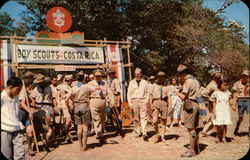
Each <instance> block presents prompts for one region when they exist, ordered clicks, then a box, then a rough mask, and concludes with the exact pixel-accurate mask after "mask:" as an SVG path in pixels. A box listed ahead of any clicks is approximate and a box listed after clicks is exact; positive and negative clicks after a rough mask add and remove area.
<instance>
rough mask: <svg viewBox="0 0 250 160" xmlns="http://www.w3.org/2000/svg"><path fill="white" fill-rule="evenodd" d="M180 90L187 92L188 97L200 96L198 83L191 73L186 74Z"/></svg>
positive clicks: (195, 97)
mask: <svg viewBox="0 0 250 160" xmlns="http://www.w3.org/2000/svg"><path fill="white" fill-rule="evenodd" d="M182 92H183V93H186V94H187V98H188V99H191V100H196V99H198V98H199V97H200V96H201V93H200V83H199V82H198V81H197V80H196V79H195V78H194V77H193V76H192V75H187V77H185V82H184V84H183V91H182Z"/></svg>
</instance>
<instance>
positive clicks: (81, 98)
mask: <svg viewBox="0 0 250 160" xmlns="http://www.w3.org/2000/svg"><path fill="white" fill-rule="evenodd" d="M92 91H93V90H91V88H90V87H89V85H88V84H84V85H82V86H81V87H77V86H75V87H73V88H71V90H70V92H69V93H68V94H67V98H70V99H74V102H87V101H88V99H89V97H90V94H91V92H92Z"/></svg>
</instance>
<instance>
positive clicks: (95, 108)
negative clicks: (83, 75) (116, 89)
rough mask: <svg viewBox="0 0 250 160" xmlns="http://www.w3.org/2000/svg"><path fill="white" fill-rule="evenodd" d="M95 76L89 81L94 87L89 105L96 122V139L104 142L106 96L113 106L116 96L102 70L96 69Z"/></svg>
mask: <svg viewBox="0 0 250 160" xmlns="http://www.w3.org/2000/svg"><path fill="white" fill-rule="evenodd" d="M94 76H95V80H92V81H90V82H89V83H88V84H89V86H90V87H91V88H92V92H91V95H90V103H89V107H90V110H91V115H92V119H93V123H94V129H95V133H96V139H99V141H100V143H104V139H103V132H102V130H103V129H104V125H105V119H106V114H105V109H106V98H107V99H108V100H109V101H110V106H111V107H113V106H114V97H113V94H112V93H111V91H110V89H109V88H108V84H107V83H106V82H104V81H103V80H102V71H100V70H96V71H94Z"/></svg>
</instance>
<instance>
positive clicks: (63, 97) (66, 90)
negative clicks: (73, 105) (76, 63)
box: [59, 83, 72, 99]
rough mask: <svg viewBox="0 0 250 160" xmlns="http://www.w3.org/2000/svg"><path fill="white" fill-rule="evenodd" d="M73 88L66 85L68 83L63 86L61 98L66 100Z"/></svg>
mask: <svg viewBox="0 0 250 160" xmlns="http://www.w3.org/2000/svg"><path fill="white" fill-rule="evenodd" d="M71 88H72V87H71V86H70V85H68V84H66V83H64V84H63V85H61V87H60V90H59V92H60V98H61V99H65V98H66V97H67V94H68V93H69V92H70V90H71Z"/></svg>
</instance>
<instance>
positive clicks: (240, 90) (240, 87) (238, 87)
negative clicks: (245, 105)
mask: <svg viewBox="0 0 250 160" xmlns="http://www.w3.org/2000/svg"><path fill="white" fill-rule="evenodd" d="M245 86H246V87H247V95H246V96H245V94H244V89H245ZM232 90H233V92H237V95H236V97H237V98H249V83H247V84H246V85H244V84H242V83H241V80H239V81H237V82H235V83H234V85H233V88H232Z"/></svg>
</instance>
